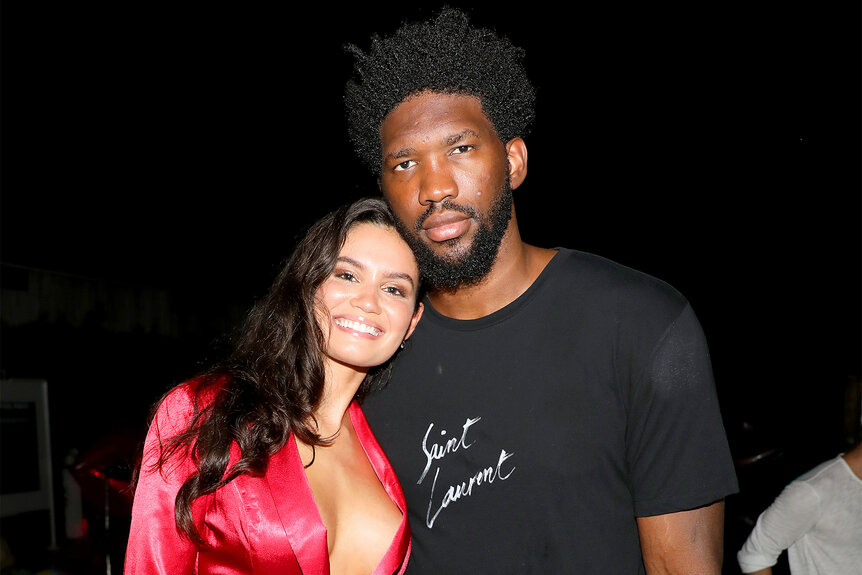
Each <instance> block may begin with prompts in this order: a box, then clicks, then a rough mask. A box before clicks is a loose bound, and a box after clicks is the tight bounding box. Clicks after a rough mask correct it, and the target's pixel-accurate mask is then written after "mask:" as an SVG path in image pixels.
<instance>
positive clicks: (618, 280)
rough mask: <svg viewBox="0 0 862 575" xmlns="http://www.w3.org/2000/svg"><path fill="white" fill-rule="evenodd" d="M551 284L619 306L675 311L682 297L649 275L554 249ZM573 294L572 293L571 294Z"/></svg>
mask: <svg viewBox="0 0 862 575" xmlns="http://www.w3.org/2000/svg"><path fill="white" fill-rule="evenodd" d="M558 252H559V253H558V254H557V256H556V258H555V259H558V260H559V261H558V262H557V265H556V266H554V268H552V270H551V271H552V274H551V275H550V277H549V280H550V282H551V283H554V284H557V285H558V286H562V287H564V288H565V289H570V290H571V289H573V288H578V293H580V294H582V296H583V297H590V298H593V299H596V300H607V301H608V302H613V303H616V304H621V305H633V306H635V308H640V307H643V306H646V307H651V308H655V307H656V306H659V307H668V308H671V309H676V310H679V309H681V308H683V307H685V305H687V303H688V302H687V300H686V298H685V297H684V296H683V295H682V294H681V293H680V292H679V291H678V290H677V289H676V288H674V287H673V286H672V285H670V284H669V283H667V282H666V281H664V280H662V279H659V278H657V277H655V276H653V275H650V274H649V273H646V272H644V271H640V270H637V269H635V268H632V267H629V266H627V265H625V264H622V263H619V262H617V261H614V260H611V259H609V258H607V257H604V256H600V255H597V254H593V253H589V252H584V251H580V250H575V249H570V248H558ZM572 293H574V292H572Z"/></svg>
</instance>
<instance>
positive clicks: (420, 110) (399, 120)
mask: <svg viewBox="0 0 862 575" xmlns="http://www.w3.org/2000/svg"><path fill="white" fill-rule="evenodd" d="M465 129H470V130H473V131H474V132H476V133H478V134H479V135H480V136H491V135H494V134H495V131H494V127H493V125H492V124H491V122H490V121H489V120H488V118H487V116H485V114H484V112H483V111H482V104H481V102H480V101H479V99H478V98H476V97H474V96H466V95H463V94H441V93H439V92H422V93H420V94H416V95H414V96H410V97H409V98H407V99H406V100H404V101H403V102H401V103H400V104H398V106H396V107H395V108H394V109H393V110H392V111H391V112H390V113H389V115H387V116H386V118H385V119H384V120H383V122H382V123H381V124H380V141H381V143H382V145H383V149H384V151H385V152H388V151H391V149H392V148H398V147H400V146H402V145H405V144H408V143H413V142H428V141H433V140H436V139H440V138H446V137H447V136H449V135H451V134H455V133H459V132H462V131H463V130H465Z"/></svg>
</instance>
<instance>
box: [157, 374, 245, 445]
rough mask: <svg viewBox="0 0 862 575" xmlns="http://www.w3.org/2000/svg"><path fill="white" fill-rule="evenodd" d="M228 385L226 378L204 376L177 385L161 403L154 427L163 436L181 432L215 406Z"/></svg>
mask: <svg viewBox="0 0 862 575" xmlns="http://www.w3.org/2000/svg"><path fill="white" fill-rule="evenodd" d="M227 383H228V379H227V378H226V377H224V376H210V375H202V376H198V377H195V378H192V379H189V380H187V381H184V382H182V383H180V384H177V385H176V386H174V387H173V388H171V389H170V390H169V391H168V392H167V393H166V394H165V395H164V396H163V397H162V398H161V400H160V401H159V403H158V406H157V408H156V413H155V415H154V417H153V425H156V426H158V428H159V429H160V431H161V433H162V435H164V433H165V432H166V431H168V432H174V433H176V432H178V431H181V430H182V429H184V428H185V427H186V426H187V425H188V423H189V422H190V421H191V420H192V418H194V417H195V416H196V415H197V414H199V413H201V412H203V411H205V410H206V409H207V408H209V407H210V406H211V405H212V404H213V402H214V401H215V398H216V396H217V395H218V393H219V392H220V391H221V390H222V389H224V387H225V385H227Z"/></svg>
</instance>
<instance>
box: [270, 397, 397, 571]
mask: <svg viewBox="0 0 862 575" xmlns="http://www.w3.org/2000/svg"><path fill="white" fill-rule="evenodd" d="M348 415H349V417H350V423H351V425H352V426H353V430H354V433H355V434H356V437H357V439H358V441H359V445H360V446H362V451H363V453H364V455H365V457H366V458H367V459H368V462H369V464H370V465H371V468H372V470H373V471H374V475H375V477H376V478H377V480H378V481H379V482H380V484H381V486H382V487H383V490H384V491H385V492H386V495H387V496H388V497H389V500H390V501H391V502H392V503H394V504H395V506H396V507H397V508H398V510H399V511H401V522H400V524H399V526H398V529H397V530H396V532H395V534H394V535H393V537H392V540H391V541H390V542H389V546H388V547H387V550H386V552H385V553H384V555H383V556H382V557H381V558H380V561H379V562H378V563H377V566H376V567H375V568H374V571H373V573H372V575H391V574H392V573H395V572H396V570H398V572H399V573H402V572H403V569H404V568H405V567H406V561H405V562H404V564H403V565H402V563H401V561H399V560H398V558H399V557H404V558H405V559H406V557H407V555H405V554H404V552H403V551H402V550H404V548H405V546H406V549H407V551H409V548H410V527H409V523H408V519H407V509H406V506H405V504H404V494H403V492H402V490H401V486H400V484H399V483H398V481H397V479H396V478H395V473H394V471H392V468H391V465H390V464H389V461H388V459H386V456H385V455H384V454H383V452H382V450H380V446H379V444H377V441H376V439H375V438H374V436H373V434H372V433H371V430H370V429H369V427H368V423H367V421H366V420H365V416H364V414H363V413H362V411H361V408H360V407H359V405H358V404H357V403H356V401H353V402H352V403H351V404H350V406H349V407H348ZM286 447H287V451H288V453H289V456H290V461H289V464H290V467H291V468H294V469H297V470H298V471H299V472H298V473H297V474H295V476H294V477H295V480H297V481H299V482H300V483H301V485H302V487H301V491H302V499H303V503H302V505H301V507H302V508H303V509H307V510H308V512H307V513H305V514H304V515H306V520H305V521H303V522H302V524H303V525H302V528H300V529H297V528H295V527H298V526H292V525H288V524H287V523H285V522H283V526H284V527H285V530H286V531H287V533H288V536H289V538H290V540H291V546H292V547H293V549H294V553H295V554H296V557H297V560H298V561H299V563H300V565H304V563H305V562H306V561H308V562H315V563H317V564H321V563H322V562H323V561H325V564H326V566H327V568H326V573H327V574H328V573H329V547H328V530H327V528H326V524H325V523H324V522H323V517H322V516H321V514H320V509H319V508H318V506H317V501H316V499H315V498H314V491H313V490H312V488H311V482H310V481H309V480H308V476H307V475H306V473H305V469H304V467H303V462H302V457H301V455H300V453H299V446H298V444H297V442H296V437H295V436H294V434H293V433H292V432H291V434H290V437H289V438H288V445H287V446H286ZM300 476H301V477H300ZM277 503H278V502H277ZM311 509H313V510H314V512H313V514H312V513H311ZM282 517H288V518H289V517H291V515H290V514H284V515H282ZM318 537H319V538H322V552H323V557H321V547H320V544H319V543H317V544H313V545H310V546H309V545H308V544H309V543H311V541H312V540H313V539H316V538H318ZM405 538H406V542H405ZM295 539H296V540H297V543H299V548H298V546H297V545H296V544H295V543H294V540H295ZM306 547H310V548H309V551H310V553H308V554H306V553H304V552H303V549H305V548H306ZM311 548H313V551H312V549H311ZM399 567H401V569H399ZM303 570H305V568H304V567H303Z"/></svg>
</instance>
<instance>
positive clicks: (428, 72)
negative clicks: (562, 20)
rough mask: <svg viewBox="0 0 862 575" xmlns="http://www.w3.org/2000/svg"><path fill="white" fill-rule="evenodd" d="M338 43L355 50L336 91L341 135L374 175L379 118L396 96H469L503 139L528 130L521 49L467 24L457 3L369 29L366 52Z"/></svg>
mask: <svg viewBox="0 0 862 575" xmlns="http://www.w3.org/2000/svg"><path fill="white" fill-rule="evenodd" d="M453 38H457V39H459V41H457V42H455V41H453ZM346 50H347V51H348V52H350V53H352V54H353V56H354V57H355V63H354V78H353V79H351V80H349V81H348V82H347V85H346V87H345V93H344V101H345V107H346V112H347V123H348V135H349V137H350V139H351V141H352V143H353V146H354V149H355V151H356V153H357V155H358V156H359V158H360V159H361V160H362V161H363V163H365V165H366V166H367V167H368V168H369V169H370V170H371V171H372V172H373V173H374V174H376V175H379V173H380V169H381V160H382V153H381V150H382V148H381V141H380V125H381V124H382V123H383V121H384V120H385V119H386V116H388V115H389V113H390V112H391V111H392V110H394V109H395V108H396V107H397V106H398V105H399V104H400V103H402V102H404V101H405V100H407V99H408V98H410V97H412V96H415V95H416V94H419V93H422V92H437V93H444V94H463V95H467V96H473V97H476V98H477V99H478V100H479V102H480V103H481V106H482V111H483V113H484V114H485V116H486V117H487V118H488V120H489V121H490V123H491V125H492V126H493V127H494V129H495V130H496V132H497V136H498V137H499V138H500V140H501V141H503V142H507V141H509V140H511V139H512V138H515V137H525V136H527V135H528V133H529V130H530V127H531V125H532V122H533V119H534V117H535V109H534V103H535V90H534V88H533V86H532V84H531V83H530V81H529V79H528V77H527V74H526V70H525V69H524V65H523V59H524V56H525V54H524V51H523V50H522V49H521V48H519V47H517V46H515V45H513V44H512V43H511V41H510V40H509V39H508V38H506V37H503V36H498V35H496V34H495V33H493V32H491V31H489V30H486V29H482V28H476V27H474V26H472V25H471V24H470V23H469V20H468V18H467V16H466V15H465V14H464V13H463V12H461V11H459V10H455V9H451V8H444V9H443V10H442V11H441V12H440V14H439V15H438V16H437V17H436V18H434V19H431V20H429V21H427V22H420V23H413V24H404V25H402V26H401V27H400V28H399V29H398V30H397V31H396V32H395V33H394V34H393V35H392V36H389V37H386V38H381V37H379V36H376V35H375V36H372V39H371V48H370V49H369V50H368V52H367V53H366V52H363V51H362V50H361V49H359V48H358V47H356V46H354V45H349V46H346ZM393 71H398V73H397V74H396V73H394V72H393Z"/></svg>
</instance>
